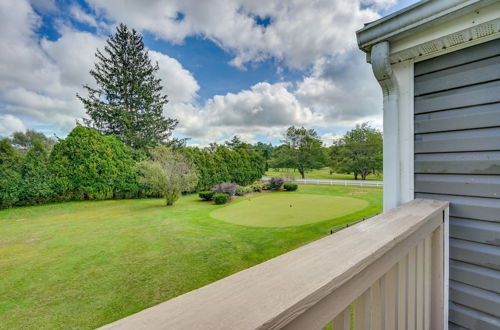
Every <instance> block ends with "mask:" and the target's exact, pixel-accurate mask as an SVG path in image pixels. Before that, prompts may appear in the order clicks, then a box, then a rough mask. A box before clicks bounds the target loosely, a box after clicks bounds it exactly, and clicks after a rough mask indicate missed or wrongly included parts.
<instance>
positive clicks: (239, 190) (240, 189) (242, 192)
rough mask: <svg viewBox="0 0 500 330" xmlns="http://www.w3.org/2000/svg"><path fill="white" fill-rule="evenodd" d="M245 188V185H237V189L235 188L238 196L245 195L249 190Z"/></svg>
mask: <svg viewBox="0 0 500 330" xmlns="http://www.w3.org/2000/svg"><path fill="white" fill-rule="evenodd" d="M245 188H246V187H243V186H236V189H235V194H236V196H243V195H245V194H246V193H247V190H246V189H245Z"/></svg>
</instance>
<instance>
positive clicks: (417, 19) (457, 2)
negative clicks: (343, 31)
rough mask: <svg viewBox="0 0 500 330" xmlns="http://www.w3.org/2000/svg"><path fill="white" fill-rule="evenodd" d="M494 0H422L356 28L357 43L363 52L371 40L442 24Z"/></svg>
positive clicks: (393, 37) (382, 39) (391, 39)
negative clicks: (358, 28)
mask: <svg viewBox="0 0 500 330" xmlns="http://www.w3.org/2000/svg"><path fill="white" fill-rule="evenodd" d="M496 1H498V0H465V1H464V0H422V1H420V2H417V3H415V4H413V5H411V6H409V7H406V8H403V9H401V10H399V11H397V12H395V13H393V14H390V15H388V16H385V17H382V18H381V19H379V20H376V21H374V22H371V23H368V24H367V25H366V26H365V27H363V28H362V29H360V30H358V31H357V32H356V35H357V38H358V46H359V48H360V49H361V50H363V51H364V52H369V51H370V49H371V47H372V46H373V45H374V44H377V43H379V42H381V41H393V40H398V39H401V38H403V37H405V36H407V35H409V34H410V33H415V32H417V31H421V30H423V29H425V28H427V27H430V26H434V25H436V24H441V23H443V22H446V21H448V20H451V19H453V18H455V17H459V16H461V15H463V14H465V13H469V12H470V11H472V10H476V9H479V8H481V7H485V6H487V5H489V4H492V3H495V2H496Z"/></svg>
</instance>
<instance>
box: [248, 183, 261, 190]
mask: <svg viewBox="0 0 500 330" xmlns="http://www.w3.org/2000/svg"><path fill="white" fill-rule="evenodd" d="M250 188H252V191H253V192H261V191H262V184H260V183H254V184H253V185H251V186H250Z"/></svg>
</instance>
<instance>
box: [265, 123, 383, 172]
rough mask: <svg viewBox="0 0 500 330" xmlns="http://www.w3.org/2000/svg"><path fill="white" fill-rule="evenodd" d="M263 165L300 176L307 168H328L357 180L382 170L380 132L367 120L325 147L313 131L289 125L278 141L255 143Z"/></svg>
mask: <svg viewBox="0 0 500 330" xmlns="http://www.w3.org/2000/svg"><path fill="white" fill-rule="evenodd" d="M256 148H257V149H259V150H260V151H261V152H262V155H263V157H265V158H266V161H267V167H269V168H273V169H283V170H287V169H294V170H296V171H297V172H299V173H300V175H301V177H302V178H305V174H306V173H307V172H309V171H311V170H315V169H321V168H324V167H329V168H330V172H332V173H345V174H353V175H354V178H355V179H356V180H357V179H358V177H360V178H361V179H362V180H366V177H367V175H369V174H376V173H379V172H381V171H382V132H380V131H379V130H377V129H375V128H373V127H370V126H369V125H368V124H367V123H363V124H360V125H357V126H356V127H355V128H354V129H352V130H350V131H348V132H347V133H346V134H345V135H344V136H342V137H340V138H339V139H336V140H334V141H333V144H332V146H330V147H325V146H324V145H323V142H322V141H321V139H320V137H319V136H318V134H317V132H316V131H315V130H313V129H306V128H304V127H294V126H292V127H289V128H288V129H287V130H286V132H285V133H284V135H283V140H282V144H281V145H278V146H273V145H271V144H267V145H266V144H257V145H256Z"/></svg>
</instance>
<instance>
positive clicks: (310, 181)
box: [260, 178, 384, 187]
mask: <svg viewBox="0 0 500 330" xmlns="http://www.w3.org/2000/svg"><path fill="white" fill-rule="evenodd" d="M269 180H271V178H262V179H260V181H261V182H266V181H269ZM286 181H290V182H295V183H305V184H329V185H334V184H337V185H344V186H369V187H383V186H384V182H383V181H366V180H328V179H286Z"/></svg>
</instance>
